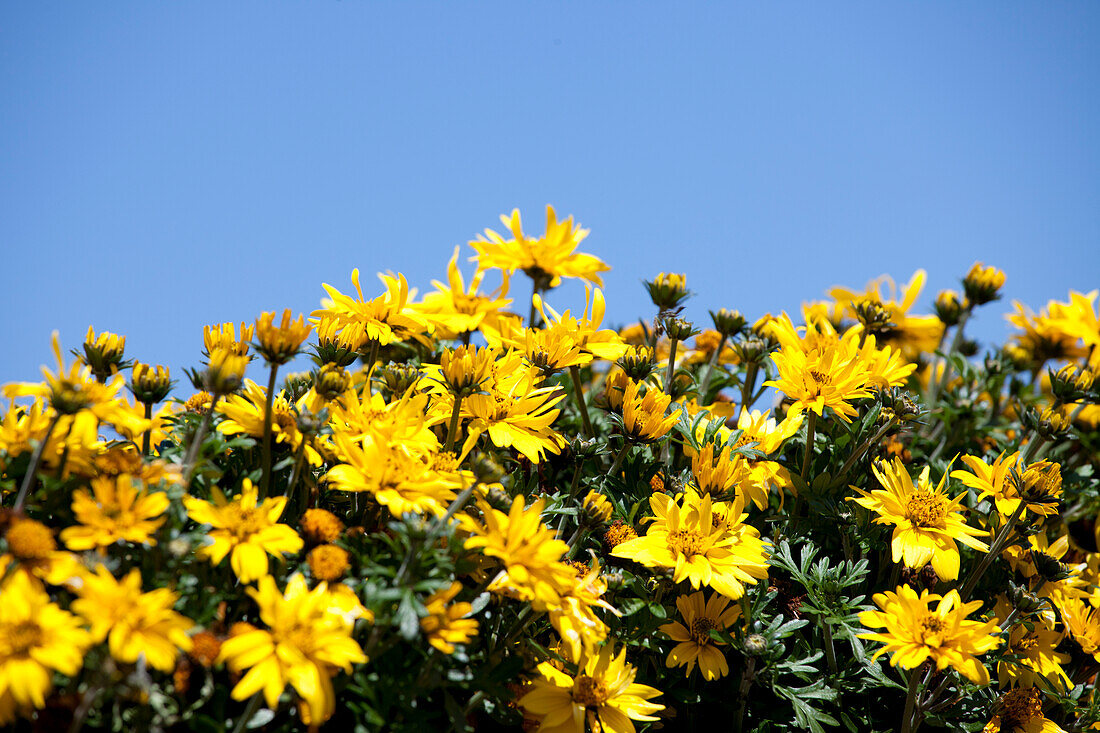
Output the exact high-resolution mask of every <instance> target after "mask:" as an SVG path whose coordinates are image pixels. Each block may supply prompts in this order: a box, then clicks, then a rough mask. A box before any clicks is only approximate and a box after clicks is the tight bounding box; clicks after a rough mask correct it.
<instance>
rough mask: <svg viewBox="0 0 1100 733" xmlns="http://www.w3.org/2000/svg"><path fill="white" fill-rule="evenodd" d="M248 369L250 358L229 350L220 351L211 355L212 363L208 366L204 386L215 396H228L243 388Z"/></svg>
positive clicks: (204, 376)
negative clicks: (245, 373)
mask: <svg viewBox="0 0 1100 733" xmlns="http://www.w3.org/2000/svg"><path fill="white" fill-rule="evenodd" d="M247 367H248V357H247V356H244V355H238V354H235V353H234V352H233V351H231V350H229V349H218V350H216V351H214V352H212V353H211V354H210V363H209V364H207V365H206V373H205V374H204V375H203V386H204V387H205V388H206V390H207V391H208V392H210V393H211V394H214V395H226V394H230V393H232V392H236V391H237V390H238V389H240V387H241V381H242V380H243V379H244V371H245V369H246V368H247Z"/></svg>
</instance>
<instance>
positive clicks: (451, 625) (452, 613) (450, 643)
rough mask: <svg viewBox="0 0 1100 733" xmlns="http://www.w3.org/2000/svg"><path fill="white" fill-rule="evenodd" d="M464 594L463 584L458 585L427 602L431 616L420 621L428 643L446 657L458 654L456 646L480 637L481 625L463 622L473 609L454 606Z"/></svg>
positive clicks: (434, 595) (455, 583)
mask: <svg viewBox="0 0 1100 733" xmlns="http://www.w3.org/2000/svg"><path fill="white" fill-rule="evenodd" d="M461 590H462V583H459V582H458V581H455V582H454V583H451V585H450V587H448V588H444V589H442V590H438V591H436V592H435V593H432V594H431V595H430V596H428V598H427V600H425V601H424V606H425V607H426V608H427V610H428V615H427V616H425V617H423V618H422V619H420V629H421V631H423V632H424V633H425V634H426V635H427V637H428V643H429V644H431V645H432V646H434V647H435V648H436V649H438V650H439V651H441V652H443V653H444V654H454V653H455V644H467V643H469V641H470V639H472V638H473V637H474V636H476V635H477V621H475V620H474V619H466V618H463V617H464V616H465V615H466V614H468V613H470V611H471V610H472V609H473V606H472V605H470V604H469V603H465V602H460V603H451V601H453V600H454V597H455V596H457V595H458V593H459V591H461ZM448 603H451V605H450V606H448V605H447V604H448Z"/></svg>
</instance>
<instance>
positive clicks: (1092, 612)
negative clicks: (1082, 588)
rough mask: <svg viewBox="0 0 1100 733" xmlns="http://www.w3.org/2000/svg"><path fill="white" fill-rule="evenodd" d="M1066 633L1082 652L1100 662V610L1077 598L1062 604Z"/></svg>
mask: <svg viewBox="0 0 1100 733" xmlns="http://www.w3.org/2000/svg"><path fill="white" fill-rule="evenodd" d="M1059 610H1060V611H1061V612H1062V623H1063V624H1065V627H1066V632H1067V633H1068V634H1069V635H1070V636H1071V637H1072V638H1073V640H1074V641H1076V642H1077V645H1078V646H1080V647H1081V651H1083V652H1084V653H1085V654H1089V655H1091V656H1092V658H1093V659H1095V660H1096V661H1097V662H1100V609H1096V608H1093V607H1092V606H1090V605H1088V604H1087V603H1085V602H1084V601H1081V600H1079V599H1076V598H1071V599H1065V600H1063V602H1062V603H1061V604H1060V609H1059Z"/></svg>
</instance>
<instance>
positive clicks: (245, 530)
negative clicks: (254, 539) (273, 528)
mask: <svg viewBox="0 0 1100 733" xmlns="http://www.w3.org/2000/svg"><path fill="white" fill-rule="evenodd" d="M226 511H227V513H228V515H229V521H228V522H226V524H228V525H229V526H228V527H227V529H228V530H229V531H230V532H232V533H233V534H234V536H236V537H237V539H239V540H242V541H247V540H248V539H249V538H250V537H251V536H252V535H254V534H256V533H257V532H259V531H260V530H261V529H263V528H264V527H266V526H267V523H266V522H265V521H264V516H263V514H262V513H261V512H259V511H258V509H257V507H253V508H251V509H245V508H244V507H242V506H241V505H240V504H230V505H229V506H227V507H226Z"/></svg>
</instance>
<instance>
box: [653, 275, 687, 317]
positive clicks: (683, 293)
mask: <svg viewBox="0 0 1100 733" xmlns="http://www.w3.org/2000/svg"><path fill="white" fill-rule="evenodd" d="M644 284H645V287H646V290H648V291H649V299H650V300H652V301H653V305H655V306H657V307H658V308H660V309H661V310H667V309H669V308H675V307H676V306H678V305H679V304H680V303H681V302H683V301H684V299H685V298H687V297H688V295H689V294H690V293H688V289H687V278H686V277H684V276H683V275H682V274H680V275H677V274H675V273H669V272H662V273H661V274H660V275H658V276H657V277H655V278H653V279H652V280H647V281H645V282H644Z"/></svg>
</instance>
